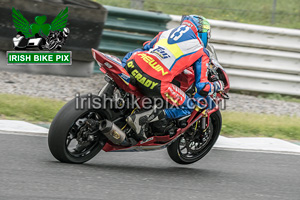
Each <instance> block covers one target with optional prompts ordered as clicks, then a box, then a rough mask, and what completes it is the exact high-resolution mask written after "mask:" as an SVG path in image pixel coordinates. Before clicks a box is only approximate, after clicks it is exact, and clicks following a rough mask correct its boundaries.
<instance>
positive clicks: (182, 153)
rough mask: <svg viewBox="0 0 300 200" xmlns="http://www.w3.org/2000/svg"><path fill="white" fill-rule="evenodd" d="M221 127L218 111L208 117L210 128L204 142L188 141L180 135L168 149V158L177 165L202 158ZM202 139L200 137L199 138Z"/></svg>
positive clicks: (211, 145)
mask: <svg viewBox="0 0 300 200" xmlns="http://www.w3.org/2000/svg"><path fill="white" fill-rule="evenodd" d="M221 127H222V116H221V112H220V111H219V110H218V111H216V112H214V113H213V114H211V115H210V126H209V128H208V130H207V131H206V133H205V137H207V138H206V139H205V141H206V142H203V141H199V140H197V139H195V140H194V141H193V140H190V141H188V140H189V138H187V137H185V135H184V134H183V135H181V136H180V137H179V138H178V139H176V141H175V142H173V143H172V144H171V145H170V146H169V147H168V154H169V156H170V158H171V159H172V160H173V161H175V162H176V163H178V164H192V163H194V162H197V161H198V160H200V159H201V158H203V157H204V156H205V155H206V154H207V153H208V152H209V151H210V150H211V148H212V147H213V146H214V144H215V143H216V141H217V139H218V137H219V134H220V132H221ZM201 137H202V136H201Z"/></svg>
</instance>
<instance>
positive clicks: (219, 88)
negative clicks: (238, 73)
mask: <svg viewBox="0 0 300 200" xmlns="http://www.w3.org/2000/svg"><path fill="white" fill-rule="evenodd" d="M213 84H214V92H221V91H223V90H224V83H223V81H221V80H218V81H215V82H214V83H213Z"/></svg>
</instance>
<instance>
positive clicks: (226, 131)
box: [221, 111, 300, 140]
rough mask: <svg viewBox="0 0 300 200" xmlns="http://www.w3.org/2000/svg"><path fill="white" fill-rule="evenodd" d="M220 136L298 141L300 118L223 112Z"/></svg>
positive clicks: (299, 136) (299, 137)
mask: <svg viewBox="0 0 300 200" xmlns="http://www.w3.org/2000/svg"><path fill="white" fill-rule="evenodd" d="M222 116H223V126H222V133H221V134H222V135H224V136H230V137H274V138H280V139H286V140H300V123H299V122H300V118H299V117H289V116H275V115H267V114H256V113H241V112H229V111H223V112H222Z"/></svg>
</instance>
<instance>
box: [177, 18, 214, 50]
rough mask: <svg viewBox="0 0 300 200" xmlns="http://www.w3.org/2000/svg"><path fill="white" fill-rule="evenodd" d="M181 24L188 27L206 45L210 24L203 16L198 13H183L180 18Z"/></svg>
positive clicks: (209, 34) (209, 33)
mask: <svg viewBox="0 0 300 200" xmlns="http://www.w3.org/2000/svg"><path fill="white" fill-rule="evenodd" d="M180 24H181V25H186V26H188V27H190V28H191V29H192V30H193V31H194V32H195V33H197V34H198V37H199V38H200V39H201V41H202V42H203V44H204V46H205V47H206V46H207V43H208V39H210V37H211V30H210V24H209V22H208V21H207V19H206V18H205V17H203V16H198V15H183V16H182V18H181V23H180Z"/></svg>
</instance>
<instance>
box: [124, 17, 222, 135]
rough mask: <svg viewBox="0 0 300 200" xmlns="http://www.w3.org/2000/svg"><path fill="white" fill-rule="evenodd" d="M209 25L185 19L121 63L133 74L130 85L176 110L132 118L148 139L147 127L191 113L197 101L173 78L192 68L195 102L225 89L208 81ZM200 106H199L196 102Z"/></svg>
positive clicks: (130, 120)
mask: <svg viewBox="0 0 300 200" xmlns="http://www.w3.org/2000/svg"><path fill="white" fill-rule="evenodd" d="M209 38H210V24H209V22H208V21H207V20H206V18H204V17H202V16H197V15H188V16H183V17H182V20H181V25H180V26H179V27H176V28H173V29H170V30H167V31H163V32H160V33H159V34H158V35H157V36H155V37H154V38H153V39H152V40H151V41H150V42H147V43H146V44H144V46H143V48H142V49H137V50H135V51H133V52H130V53H128V54H127V55H126V56H125V57H124V58H123V60H122V64H123V67H125V69H126V70H127V71H128V73H129V74H130V84H132V85H133V86H136V87H138V88H139V89H140V90H141V92H142V93H143V94H144V95H146V96H153V97H163V98H164V99H165V100H166V101H168V102H169V103H170V104H172V105H175V106H177V107H176V108H171V109H164V110H163V111H160V110H157V109H156V108H155V107H154V108H153V109H152V110H148V111H142V112H139V113H135V114H132V115H130V116H129V117H128V118H127V122H128V124H129V125H130V126H131V127H132V128H133V129H134V130H135V131H136V133H137V134H138V135H139V136H140V137H141V139H143V140H145V139H146V138H147V137H146V136H145V133H144V131H143V129H144V126H145V125H146V124H147V123H149V122H153V121H156V120H161V119H164V118H173V119H175V118H179V117H182V116H185V115H188V114H190V113H191V111H192V110H193V109H194V107H195V103H197V101H196V102H194V101H191V99H190V98H189V96H187V94H185V93H184V92H183V91H182V90H181V89H180V88H179V87H177V86H176V85H175V84H174V77H176V76H177V75H179V74H181V73H182V72H183V71H184V70H185V69H187V68H189V67H190V66H192V67H193V70H194V73H195V87H196V90H197V93H196V94H195V96H194V98H195V99H203V98H206V97H207V96H209V95H211V94H212V93H213V92H217V91H221V90H223V87H224V86H223V83H222V82H221V81H216V82H213V83H211V82H209V81H208V78H207V67H208V65H209V52H208V51H207V50H206V48H205V47H206V46H207V42H208V39H209ZM197 104H198V103H197Z"/></svg>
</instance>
